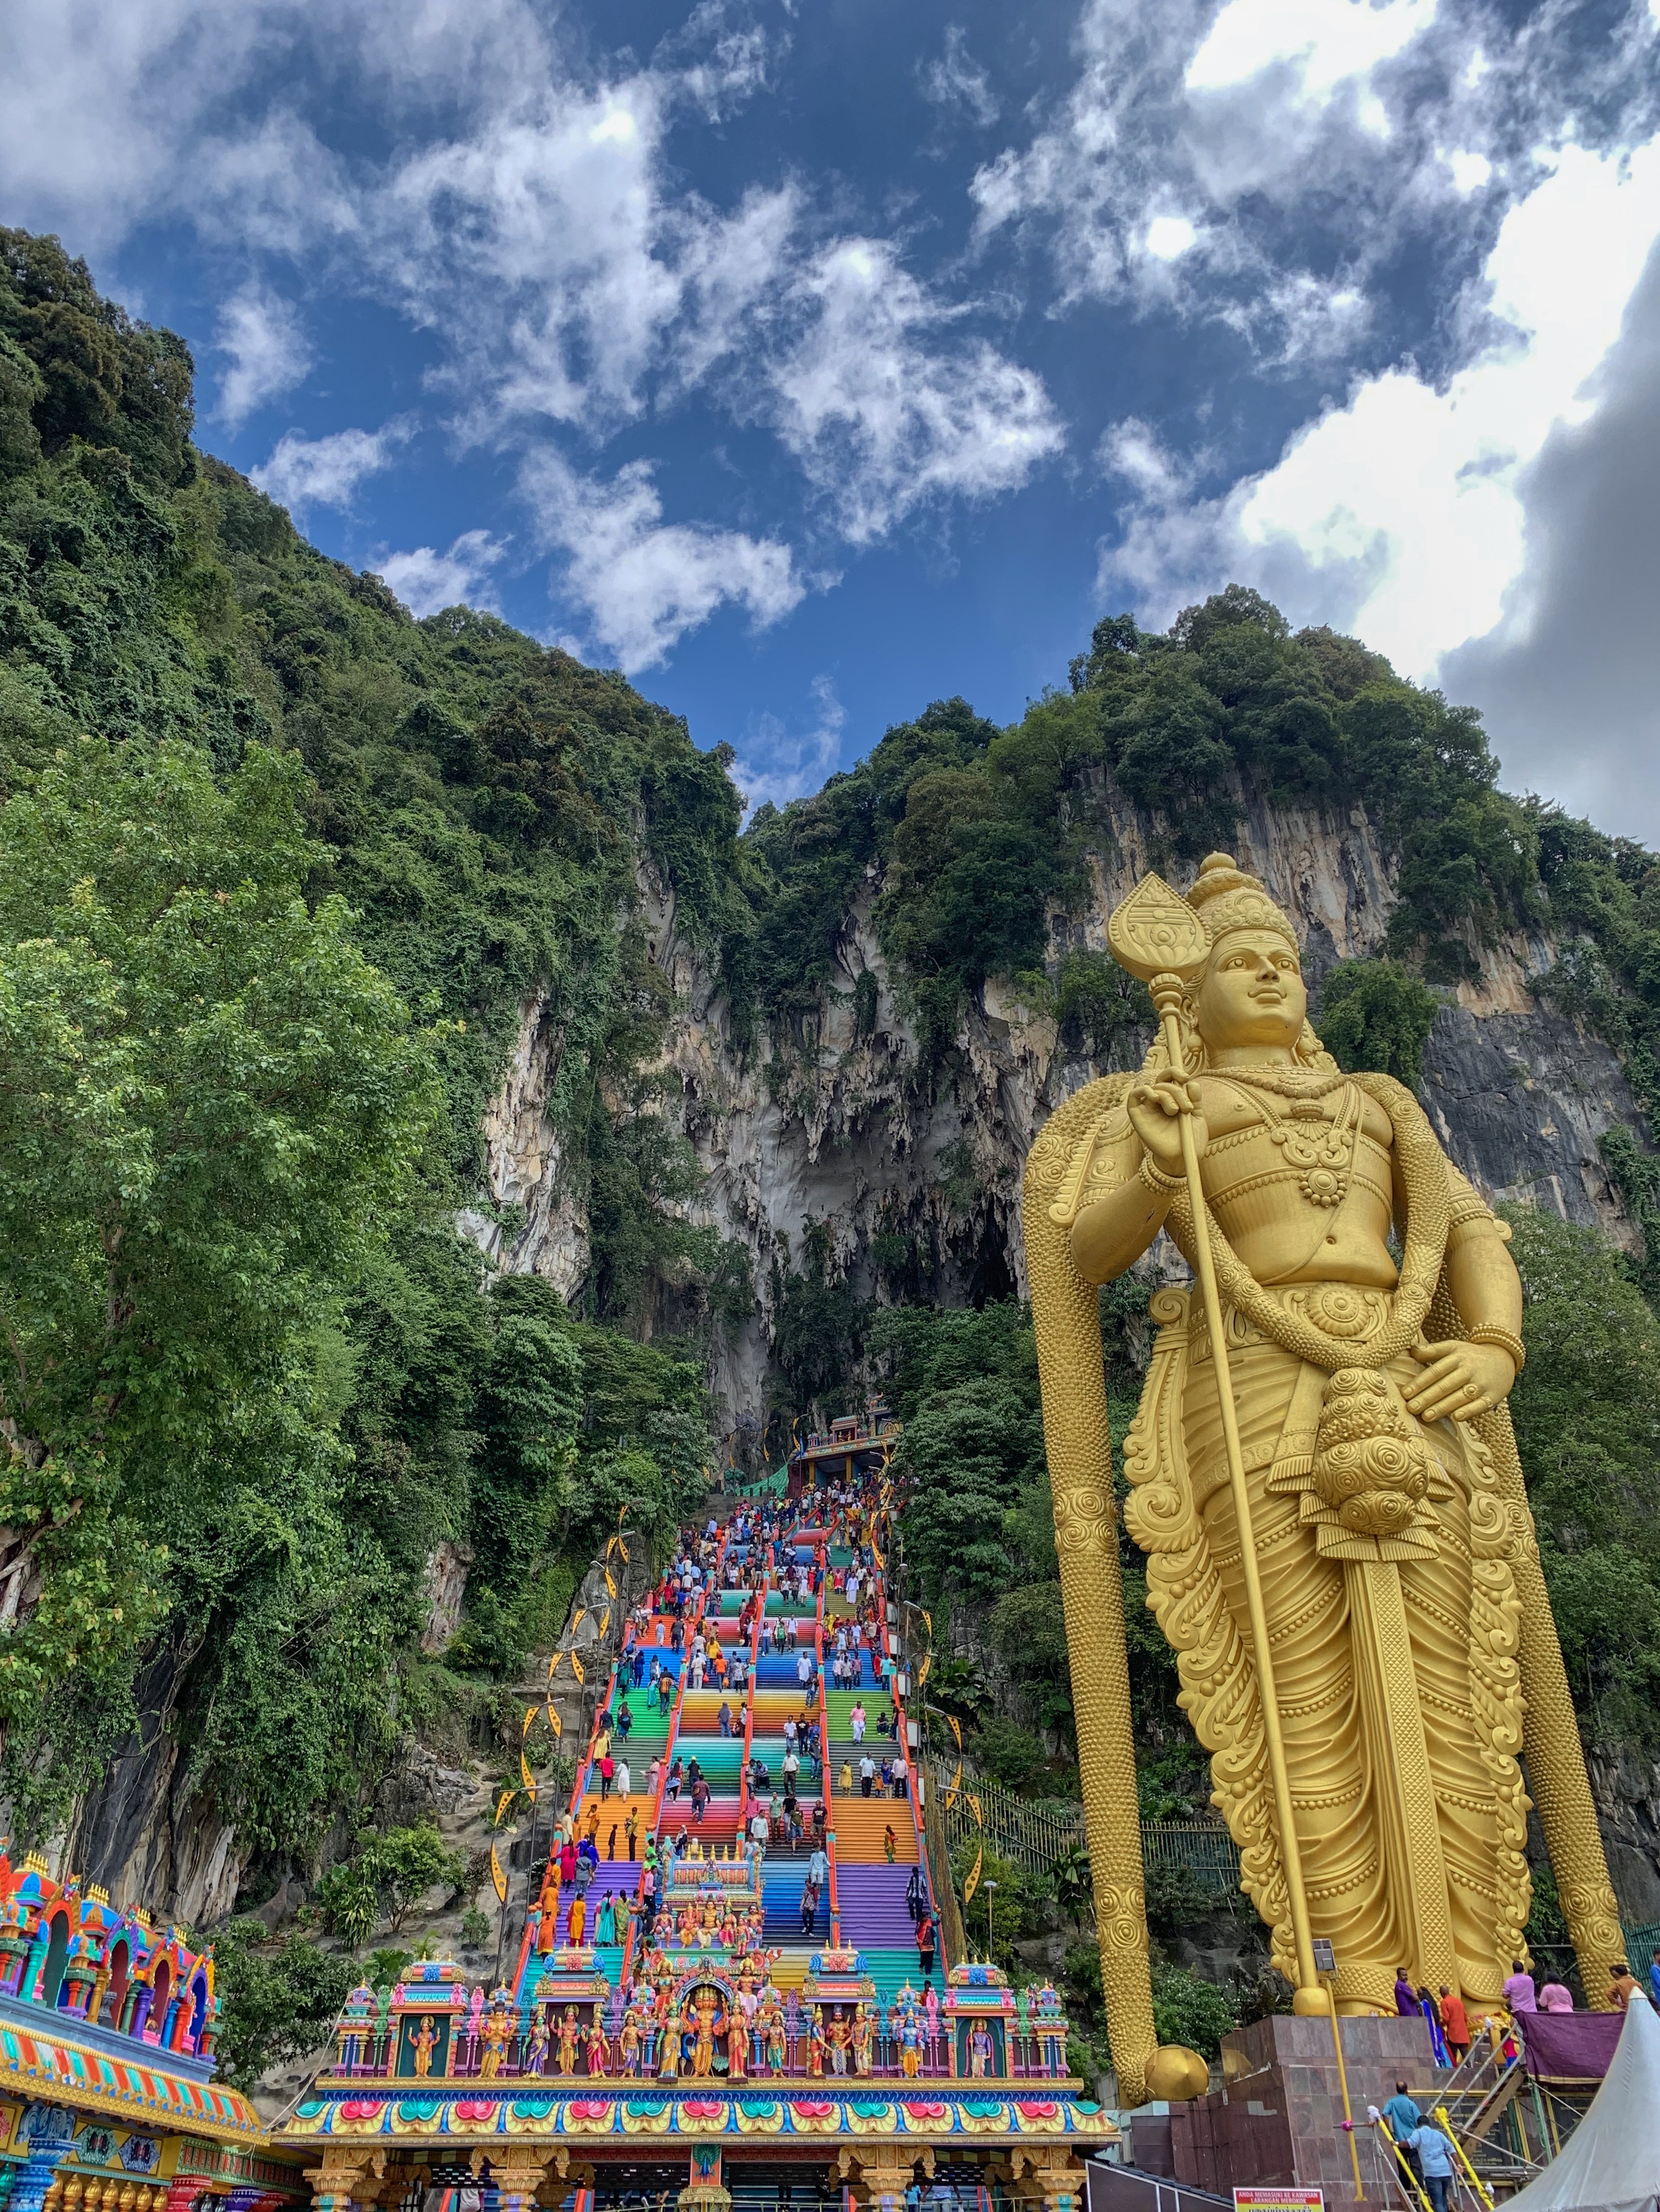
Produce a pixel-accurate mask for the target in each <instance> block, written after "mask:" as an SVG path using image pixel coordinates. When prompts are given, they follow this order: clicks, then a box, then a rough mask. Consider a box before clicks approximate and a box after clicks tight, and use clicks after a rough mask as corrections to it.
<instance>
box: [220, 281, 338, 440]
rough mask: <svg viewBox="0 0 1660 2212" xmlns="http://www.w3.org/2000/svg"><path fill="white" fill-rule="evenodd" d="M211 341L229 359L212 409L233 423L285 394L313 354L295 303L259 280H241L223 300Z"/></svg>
mask: <svg viewBox="0 0 1660 2212" xmlns="http://www.w3.org/2000/svg"><path fill="white" fill-rule="evenodd" d="M215 342H216V345H217V347H218V349H219V350H220V351H221V352H222V353H223V354H224V355H226V356H228V360H229V363H230V366H229V368H227V370H226V371H225V374H224V375H223V376H222V378H221V379H220V381H219V404H218V407H217V409H216V413H217V414H218V416H219V417H220V419H221V421H222V422H227V423H228V424H229V425H230V427H231V428H233V429H235V428H238V427H239V426H240V424H241V423H243V422H246V420H247V417H248V416H250V415H252V413H253V412H254V410H256V409H257V408H260V407H263V406H265V404H267V402H269V401H271V400H272V399H283V398H286V397H287V395H288V394H289V392H292V391H293V390H294V388H295V386H296V385H298V384H300V383H302V382H303V381H304V380H305V377H306V374H307V371H308V370H309V368H311V365H312V362H313V357H314V356H313V352H312V349H311V346H310V344H309V343H308V342H307V337H306V334H305V331H304V330H303V328H302V327H301V321H300V315H299V311H298V310H297V308H295V307H294V305H293V304H292V302H291V301H287V300H284V299H283V298H282V297H280V296H279V295H277V293H275V292H272V291H270V290H268V289H266V288H265V286H263V285H259V284H248V285H245V286H244V288H243V289H242V290H241V291H240V292H237V293H234V294H233V295H232V296H231V297H230V298H229V299H228V301H226V302H225V304H224V307H222V309H221V310H220V314H219V325H218V330H217V332H216V340H215Z"/></svg>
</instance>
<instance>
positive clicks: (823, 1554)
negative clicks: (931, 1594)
mask: <svg viewBox="0 0 1660 2212" xmlns="http://www.w3.org/2000/svg"><path fill="white" fill-rule="evenodd" d="M818 1552H819V1555H820V1556H819V1561H818V1565H819V1568H820V1570H821V1571H820V1574H819V1577H818V1613H817V1614H816V1616H815V1618H814V1621H813V1650H814V1654H815V1656H816V1659H817V1662H818V1796H819V1802H820V1803H821V1804H822V1805H823V1806H824V1858H825V1861H826V1863H827V1864H828V1866H829V1869H830V1872H829V1875H828V1876H827V1877H826V1881H825V1887H827V1888H828V1890H829V1891H830V1943H831V1946H832V1948H835V1949H836V1950H838V1951H839V1950H840V1949H841V1948H842V1899H841V1894H840V1892H839V1890H838V1888H837V1886H836V1831H835V1829H834V1828H833V1827H832V1826H831V1825H830V1823H831V1820H832V1817H833V1815H832V1811H831V1805H830V1699H829V1697H828V1695H827V1694H826V1692H825V1689H824V1613H825V1609H826V1606H827V1604H828V1601H829V1593H830V1547H829V1541H828V1538H826V1540H825V1541H822V1542H821V1543H820V1544H819V1546H818Z"/></svg>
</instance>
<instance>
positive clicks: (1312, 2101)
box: [1170, 2016, 1447, 2205]
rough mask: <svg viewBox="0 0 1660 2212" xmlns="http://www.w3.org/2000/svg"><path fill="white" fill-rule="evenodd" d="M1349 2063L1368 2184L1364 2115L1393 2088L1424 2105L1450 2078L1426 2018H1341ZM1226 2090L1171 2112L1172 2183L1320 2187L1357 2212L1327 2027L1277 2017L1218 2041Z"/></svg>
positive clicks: (1220, 2188) (1222, 2192) (1331, 2200)
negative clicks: (1399, 2085) (1402, 2087)
mask: <svg viewBox="0 0 1660 2212" xmlns="http://www.w3.org/2000/svg"><path fill="white" fill-rule="evenodd" d="M1338 2025H1339V2026H1340V2027H1341V2029H1342V2032H1343V2060H1344V2063H1345V2065H1346V2066H1347V2069H1348V2078H1349V2108H1350V2110H1351V2112H1353V2115H1354V2118H1355V2122H1356V2124H1357V2131H1356V2136H1355V2141H1356V2143H1357V2146H1358V2148H1359V2153H1360V2171H1361V2174H1362V2176H1363V2178H1365V2179H1366V2180H1367V2183H1368V2186H1369V2187H1370V2186H1371V2166H1372V2160H1371V2140H1370V2130H1368V2129H1367V2128H1366V2124H1365V2122H1366V2107H1367V2106H1368V2105H1377V2106H1379V2107H1381V2106H1383V2105H1385V2104H1387V2103H1388V2101H1389V2099H1390V2098H1391V2097H1392V2096H1393V2095H1394V2093H1395V2083H1396V2082H1397V2081H1404V2082H1405V2083H1406V2085H1407V2087H1408V2091H1410V2092H1416V2093H1418V2094H1419V2098H1420V2103H1426V2102H1427V2095H1426V2093H1427V2092H1428V2091H1429V2090H1431V2089H1432V2087H1433V2086H1434V2085H1435V2084H1436V2083H1437V2082H1438V2081H1445V2080H1446V2078H1447V2076H1446V2074H1445V2073H1444V2071H1442V2070H1440V2069H1438V2068H1437V2066H1436V2064H1435V2062H1434V2058H1433V2056H1432V2052H1431V2049H1430V2036H1429V2029H1428V2027H1427V2026H1426V2024H1425V2022H1424V2021H1421V2020H1344V2021H1340V2022H1339V2023H1338ZM1222 2069H1223V2086H1222V2087H1221V2088H1220V2089H1219V2090H1213V2091H1212V2092H1211V2093H1209V2095H1207V2096H1204V2097H1198V2098H1195V2100H1194V2101H1193V2102H1192V2103H1191V2104H1187V2105H1172V2106H1171V2109H1170V2125H1171V2154H1172V2159H1173V2162H1174V2165H1175V2168H1176V2175H1175V2178H1176V2179H1177V2180H1178V2181H1185V2182H1188V2183H1189V2184H1190V2185H1192V2186H1193V2187H1194V2188H1195V2189H1209V2190H1213V2191H1215V2192H1216V2194H1217V2195H1218V2196H1219V2197H1225V2196H1226V2195H1227V2194H1228V2192H1229V2191H1231V2190H1233V2189H1243V2188H1244V2187H1245V2186H1246V2185H1248V2184H1249V2183H1250V2182H1260V2183H1262V2184H1265V2185H1278V2186H1279V2187H1280V2188H1286V2189H1290V2188H1301V2189H1321V2190H1323V2191H1325V2197H1326V2203H1328V2204H1329V2205H1334V2204H1353V2203H1354V2202H1355V2194H1354V2166H1353V2162H1352V2160H1351V2159H1350V2157H1349V2137H1348V2136H1347V2134H1346V2133H1345V2131H1344V2128H1343V2091H1342V2085H1341V2082H1340V2081H1339V2080H1338V2075H1337V2053H1336V2051H1335V2050H1334V2049H1333V2047H1332V2032H1331V2022H1330V2021H1329V2020H1298V2019H1295V2018H1292V2017H1288V2016H1276V2017H1274V2019H1271V2020H1259V2021H1254V2022H1253V2023H1252V2024H1251V2026H1250V2027H1242V2028H1237V2029H1236V2030H1235V2031H1234V2032H1233V2033H1231V2034H1230V2035H1225V2036H1224V2037H1223V2039H1222Z"/></svg>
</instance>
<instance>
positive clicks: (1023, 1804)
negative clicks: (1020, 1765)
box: [929, 1759, 1239, 1898]
mask: <svg viewBox="0 0 1660 2212" xmlns="http://www.w3.org/2000/svg"><path fill="white" fill-rule="evenodd" d="M929 1768H930V1780H929V1788H930V1790H933V1791H934V1792H936V1793H937V1794H938V1798H939V1805H940V1807H941V1808H942V1810H943V1813H944V1815H945V1823H946V1837H947V1838H948V1840H949V1841H950V1842H951V1843H952V1844H960V1843H964V1842H974V1841H976V1840H978V1839H979V1838H982V1837H983V1838H984V1840H985V1842H986V1844H988V1847H989V1848H990V1849H991V1850H994V1851H995V1852H996V1854H997V1856H998V1857H999V1858H1003V1859H1007V1860H1009V1861H1010V1862H1011V1863H1012V1864H1014V1865H1015V1866H1018V1867H1024V1868H1025V1870H1026V1871H1027V1873H1029V1874H1038V1875H1042V1874H1047V1873H1049V1870H1050V1869H1051V1868H1052V1867H1054V1865H1055V1863H1056V1861H1057V1860H1059V1859H1061V1858H1063V1857H1065V1856H1066V1854H1067V1852H1068V1851H1071V1850H1087V1849H1088V1844H1087V1840H1086V1838H1085V1832H1084V1808H1083V1807H1082V1806H1081V1805H1079V1804H1077V1803H1075V1802H1073V1800H1072V1799H1071V1798H1069V1797H1047V1798H1043V1797H1039V1798H1031V1797H1017V1796H1015V1795H1014V1793H1013V1792H1012V1790H1004V1789H1002V1788H1000V1786H999V1785H998V1784H996V1783H994V1782H989V1783H988V1782H972V1783H970V1782H964V1784H962V1785H961V1786H960V1787H959V1788H958V1789H957V1790H953V1789H952V1786H951V1784H952V1777H953V1775H954V1773H955V1771H956V1770H955V1768H954V1767H948V1766H946V1765H944V1764H943V1763H942V1762H941V1761H940V1760H939V1759H930V1761H929ZM976 1804H977V1806H978V1808H979V1814H980V1817H979V1819H978V1820H976V1818H975V1808H976ZM1141 1856H1142V1858H1143V1860H1144V1862H1145V1863H1146V1869H1147V1875H1148V1877H1149V1879H1150V1880H1151V1879H1152V1878H1154V1877H1156V1876H1158V1875H1164V1876H1166V1877H1169V1878H1172V1879H1174V1880H1176V1881H1181V1882H1183V1883H1184V1884H1185V1885H1186V1886H1187V1887H1188V1888H1189V1890H1190V1891H1196V1892H1198V1893H1201V1894H1202V1895H1205V1896H1210V1897H1218V1898H1223V1897H1231V1896H1233V1895H1234V1894H1235V1893H1237V1890H1238V1887H1239V1848H1238V1845H1237V1844H1236V1843H1235V1842H1234V1840H1233V1838H1232V1837H1231V1835H1230V1834H1229V1833H1228V1831H1227V1827H1226V1826H1225V1823H1224V1822H1223V1821H1220V1820H1143V1821H1142V1823H1141Z"/></svg>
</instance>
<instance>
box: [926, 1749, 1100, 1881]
mask: <svg viewBox="0 0 1660 2212" xmlns="http://www.w3.org/2000/svg"><path fill="white" fill-rule="evenodd" d="M929 1764H930V1766H931V1768H932V1770H933V1771H932V1774H931V1777H930V1780H929V1787H930V1788H931V1789H933V1790H938V1791H939V1803H940V1805H941V1807H942V1808H943V1810H944V1813H945V1816H946V1838H947V1839H948V1840H949V1841H950V1842H951V1843H952V1844H960V1843H963V1842H964V1841H965V1840H972V1839H974V1838H977V1837H979V1836H981V1835H982V1834H983V1836H984V1838H985V1840H986V1841H987V1843H988V1844H990V1846H991V1848H992V1850H994V1851H995V1852H996V1854H997V1856H998V1857H999V1858H1003V1859H1008V1860H1009V1861H1011V1862H1012V1863H1013V1864H1014V1865H1016V1866H1020V1867H1025V1869H1026V1871H1027V1872H1028V1873H1029V1874H1047V1873H1048V1872H1049V1869H1050V1868H1051V1867H1052V1866H1053V1865H1054V1864H1055V1861H1056V1860H1057V1859H1059V1858H1061V1857H1064V1856H1065V1854H1066V1853H1067V1851H1069V1850H1073V1849H1076V1850H1084V1849H1085V1841H1084V1808H1083V1807H1082V1806H1081V1805H1078V1804H1074V1803H1073V1801H1072V1800H1071V1799H1070V1798H1069V1797H1017V1796H1015V1795H1014V1793H1013V1791H1012V1790H1004V1789H1001V1788H1000V1787H999V1785H998V1784H996V1783H994V1782H964V1784H962V1786H961V1788H960V1789H957V1790H953V1789H952V1786H951V1784H952V1776H953V1774H954V1773H955V1771H956V1770H955V1768H954V1767H949V1766H946V1765H943V1764H942V1763H941V1762H940V1761H939V1759H933V1760H930V1762H929ZM976 1806H977V1807H978V1808H979V1814H980V1817H979V1819H978V1820H976V1818H975V1809H976Z"/></svg>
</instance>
